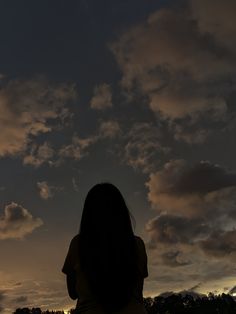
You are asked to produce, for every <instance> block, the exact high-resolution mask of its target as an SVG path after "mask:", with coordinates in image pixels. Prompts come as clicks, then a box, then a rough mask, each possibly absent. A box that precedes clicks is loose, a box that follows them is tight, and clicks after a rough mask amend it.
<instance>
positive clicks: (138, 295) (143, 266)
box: [62, 235, 148, 314]
mask: <svg viewBox="0 0 236 314" xmlns="http://www.w3.org/2000/svg"><path fill="white" fill-rule="evenodd" d="M135 239H136V244H137V253H138V254H137V256H138V261H137V263H138V269H139V280H138V284H137V286H136V288H135V291H134V292H133V299H132V300H131V301H130V303H129V304H128V306H127V307H126V308H125V309H124V310H122V311H120V312H119V313H120V314H126V313H127V314H130V313H135V314H146V311H145V309H144V307H143V279H144V278H146V277H148V269H147V254H146V250H145V245H144V242H143V240H142V239H141V238H140V237H137V236H135ZM78 240H79V235H76V236H75V237H74V238H73V239H72V240H71V243H70V247H69V250H68V253H67V256H66V259H65V262H64V265H63V268H62V272H63V273H64V274H66V275H68V274H72V273H74V274H76V275H75V276H76V291H77V294H78V296H79V299H78V302H77V308H78V310H80V311H79V312H80V313H83V312H84V313H87V314H100V313H101V314H103V312H102V310H101V308H100V307H99V305H98V304H97V303H96V302H95V300H94V297H93V295H92V293H91V291H90V289H89V286H88V281H87V279H86V277H85V274H84V273H83V271H82V270H81V267H80V263H79V260H78Z"/></svg>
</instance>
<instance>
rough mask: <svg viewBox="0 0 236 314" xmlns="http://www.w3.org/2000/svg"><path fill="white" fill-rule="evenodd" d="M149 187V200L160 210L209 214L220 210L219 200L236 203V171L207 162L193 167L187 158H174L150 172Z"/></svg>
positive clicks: (175, 212)
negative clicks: (159, 168)
mask: <svg viewBox="0 0 236 314" xmlns="http://www.w3.org/2000/svg"><path fill="white" fill-rule="evenodd" d="M146 186H147V187H148V189H149V193H148V199H149V201H150V202H151V204H152V206H153V207H154V208H156V209H158V210H160V211H167V212H169V213H174V214H181V215H185V216H202V215H205V216H207V214H208V213H211V212H212V211H214V210H215V211H216V212H218V211H219V210H220V208H219V201H220V204H221V205H223V203H225V205H226V203H228V204H229V203H230V201H231V200H232V201H233V203H234V201H235V198H234V197H233V195H234V191H235V189H236V174H234V173H229V172H227V171H226V170H225V169H224V168H222V167H220V166H218V165H215V164H211V163H210V162H207V161H202V162H200V163H197V164H195V165H193V166H191V165H189V164H188V163H187V162H186V161H184V160H171V161H169V162H167V163H166V164H165V165H164V167H163V169H161V170H159V171H157V172H155V173H152V174H151V175H150V177H149V181H148V182H147V183H146ZM219 196H220V197H219ZM212 207H214V209H213V208H212ZM230 207H232V205H230ZM231 209H232V208H231ZM224 210H228V211H229V210H230V208H224ZM216 212H215V213H216Z"/></svg>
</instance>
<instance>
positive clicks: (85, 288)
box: [62, 183, 148, 314]
mask: <svg viewBox="0 0 236 314" xmlns="http://www.w3.org/2000/svg"><path fill="white" fill-rule="evenodd" d="M62 272H63V273H65V274H66V277H67V289H68V293H69V296H70V297H71V298H72V299H73V300H76V299H77V305H76V309H77V312H78V313H87V314H112V313H116V314H118V313H119V314H131V313H132V314H146V311H145V309H144V305H143V282H144V278H146V277H147V276H148V270H147V255H146V250H145V246H144V242H143V240H142V239H141V238H140V237H138V236H135V235H134V232H133V229H132V223H131V219H130V213H129V210H128V208H127V206H126V203H125V200H124V198H123V196H122V195H121V193H120V191H119V190H118V188H116V187H115V186H114V185H112V184H110V183H100V184H97V185H95V186H94V187H93V188H92V189H91V190H90V191H89V192H88V194H87V197H86V199H85V202H84V208H83V213H82V219H81V224H80V231H79V234H77V235H76V236H75V237H74V238H73V239H72V241H71V243H70V247H69V251H68V253H67V256H66V259H65V263H64V266H63V268H62Z"/></svg>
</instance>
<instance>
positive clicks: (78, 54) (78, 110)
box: [0, 0, 236, 314]
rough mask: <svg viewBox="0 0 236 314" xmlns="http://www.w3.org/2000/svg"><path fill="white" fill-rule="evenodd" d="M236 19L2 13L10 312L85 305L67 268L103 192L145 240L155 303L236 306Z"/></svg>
mask: <svg viewBox="0 0 236 314" xmlns="http://www.w3.org/2000/svg"><path fill="white" fill-rule="evenodd" d="M235 12H236V1H231V0H225V1H221V0H214V1H213V0H186V1H174V0H168V1H167V0H160V1H155V0H149V1H146V0H119V1H109V0H104V1H97V0H86V1H84V0H78V1H66V0H61V1H46V0H42V1H29V0H25V1H24V3H23V2H22V1H17V0H13V1H1V2H0V23H1V27H0V33H1V36H0V38H1V50H0V56H1V67H0V169H1V177H0V251H1V262H0V278H1V280H0V282H1V285H0V312H1V313H3V314H10V313H13V311H14V310H15V309H16V308H22V307H40V308H42V310H46V309H51V310H52V309H67V310H64V312H65V313H69V312H68V311H69V309H71V308H74V307H75V304H76V302H75V301H73V300H71V299H70V298H69V296H68V294H67V288H66V282H65V276H64V275H63V274H62V273H61V268H62V265H63V263H64V259H65V256H66V253H67V250H68V246H69V243H70V240H71V239H72V237H73V236H74V235H75V234H77V233H78V231H79V225H80V219H81V214H82V209H83V203H84V199H85V197H86V194H87V192H88V190H89V189H90V188H91V187H92V186H93V185H94V184H96V183H98V182H106V181H108V182H111V183H113V184H114V185H116V186H117V187H118V188H119V189H120V191H121V192H122V194H123V195H124V198H125V200H126V202H127V206H128V208H129V209H130V211H131V213H132V214H133V216H134V217H135V220H136V227H135V234H136V235H139V236H140V237H141V238H142V239H143V240H144V242H145V245H146V251H147V255H148V271H149V276H148V278H146V279H145V283H144V295H145V296H156V295H158V294H161V293H165V292H172V291H173V292H180V291H190V292H194V293H199V294H201V293H204V294H205V293H208V292H213V293H223V292H224V293H229V294H231V295H233V296H236V268H235V263H236V245H235V239H236V163H235V160H236V136H235V134H236V106H235V101H236V73H235V69H236V67H235V66H236V19H235ZM111 224H112V222H111Z"/></svg>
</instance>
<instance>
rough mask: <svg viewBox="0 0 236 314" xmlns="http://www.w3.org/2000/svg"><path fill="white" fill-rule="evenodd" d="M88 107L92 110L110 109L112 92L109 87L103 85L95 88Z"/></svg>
mask: <svg viewBox="0 0 236 314" xmlns="http://www.w3.org/2000/svg"><path fill="white" fill-rule="evenodd" d="M90 106H91V108H92V109H97V110H103V109H106V108H111V107H112V92H111V87H110V85H108V84H106V83H103V84H100V85H98V86H96V87H95V89H94V95H93V97H92V99H91V101H90Z"/></svg>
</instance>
